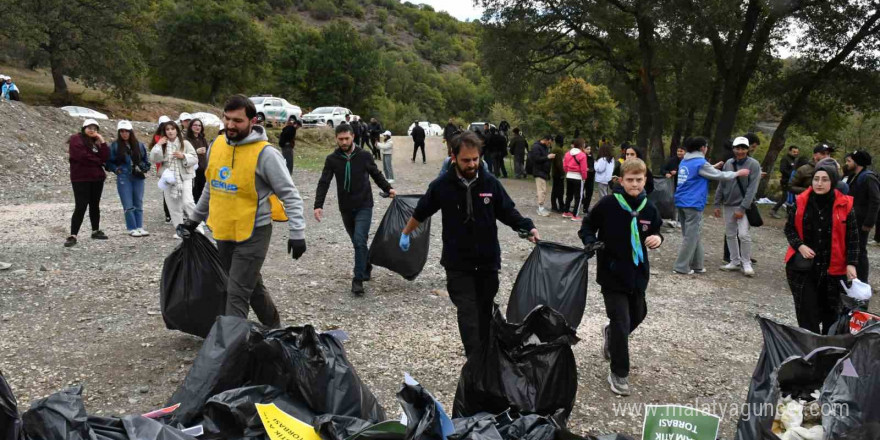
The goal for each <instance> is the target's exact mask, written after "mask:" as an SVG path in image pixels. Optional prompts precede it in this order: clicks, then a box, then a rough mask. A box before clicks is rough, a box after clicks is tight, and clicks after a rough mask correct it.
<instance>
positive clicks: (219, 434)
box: [199, 385, 315, 440]
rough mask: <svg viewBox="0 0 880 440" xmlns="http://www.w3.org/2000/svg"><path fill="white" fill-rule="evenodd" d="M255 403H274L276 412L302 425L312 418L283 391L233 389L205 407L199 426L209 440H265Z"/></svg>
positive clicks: (260, 386) (267, 386)
mask: <svg viewBox="0 0 880 440" xmlns="http://www.w3.org/2000/svg"><path fill="white" fill-rule="evenodd" d="M257 403H262V404H267V403H274V404H275V406H277V407H278V408H279V409H280V410H282V411H284V412H285V413H287V414H290V415H291V416H293V417H296V418H297V419H299V420H302V421H303V422H305V423H311V421H312V419H313V418H314V417H315V414H314V413H312V412H311V410H309V409H308V408H307V407H306V406H305V405H304V404H302V403H300V402H296V401H294V400H292V399H291V398H290V397H288V396H287V395H286V394H284V391H282V390H280V389H278V388H275V387H273V386H270V385H257V386H250V387H242V388H235V389H232V390H229V391H224V392H222V393H220V394H217V395H215V396H213V397H211V398H210V399H208V403H207V404H205V411H204V419H203V420H202V426H203V428H204V430H205V433H204V434H203V435H202V436H201V437H199V438H200V439H202V440H209V439H248V440H250V439H253V440H264V439H268V437H267V436H266V430H265V428H264V427H263V421H262V419H260V414H259V413H258V412H257V407H256V404H257Z"/></svg>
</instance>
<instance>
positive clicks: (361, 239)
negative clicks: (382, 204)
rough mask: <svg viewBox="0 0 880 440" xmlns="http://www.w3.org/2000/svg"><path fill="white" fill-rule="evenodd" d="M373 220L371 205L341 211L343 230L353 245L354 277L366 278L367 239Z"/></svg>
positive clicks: (358, 278)
mask: <svg viewBox="0 0 880 440" xmlns="http://www.w3.org/2000/svg"><path fill="white" fill-rule="evenodd" d="M372 222H373V207H369V208H361V209H355V210H353V211H348V212H343V213H342V224H343V225H345V232H347V233H348V236H349V237H350V238H351V244H353V245H354V279H356V280H365V279H367V272H368V271H367V265H368V264H369V263H368V262H367V259H368V257H369V249H368V248H367V239H368V238H369V235H370V224H371V223H372Z"/></svg>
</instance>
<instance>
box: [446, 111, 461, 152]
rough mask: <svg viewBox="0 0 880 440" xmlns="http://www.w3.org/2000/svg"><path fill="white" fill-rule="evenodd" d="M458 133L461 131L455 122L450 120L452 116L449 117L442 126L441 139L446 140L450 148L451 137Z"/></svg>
mask: <svg viewBox="0 0 880 440" xmlns="http://www.w3.org/2000/svg"><path fill="white" fill-rule="evenodd" d="M459 133H461V131H460V130H459V129H458V127H456V126H455V123H454V122H452V118H449V122H447V123H446V127H444V128H443V140H444V141H446V147H447V148H451V147H450V145H452V138H453V137H455V135H457V134H459Z"/></svg>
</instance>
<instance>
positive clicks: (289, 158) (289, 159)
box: [281, 147, 293, 173]
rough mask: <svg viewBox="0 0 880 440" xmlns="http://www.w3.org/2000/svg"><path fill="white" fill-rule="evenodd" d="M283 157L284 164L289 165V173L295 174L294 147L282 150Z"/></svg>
mask: <svg viewBox="0 0 880 440" xmlns="http://www.w3.org/2000/svg"><path fill="white" fill-rule="evenodd" d="M281 155H282V156H284V162H285V163H286V164H287V172H288V173H292V172H293V147H289V148H288V147H283V148H281Z"/></svg>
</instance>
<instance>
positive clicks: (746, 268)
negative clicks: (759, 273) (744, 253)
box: [742, 264, 755, 277]
mask: <svg viewBox="0 0 880 440" xmlns="http://www.w3.org/2000/svg"><path fill="white" fill-rule="evenodd" d="M742 271H743V275H745V276H747V277H753V276H755V269H752V265H751V264H743V267H742Z"/></svg>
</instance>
